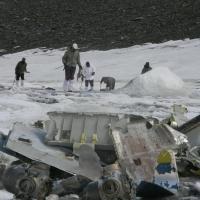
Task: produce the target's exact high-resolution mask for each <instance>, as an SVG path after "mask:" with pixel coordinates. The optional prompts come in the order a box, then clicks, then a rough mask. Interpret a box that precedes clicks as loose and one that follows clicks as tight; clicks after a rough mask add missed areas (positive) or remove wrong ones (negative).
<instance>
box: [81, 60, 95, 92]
mask: <svg viewBox="0 0 200 200" xmlns="http://www.w3.org/2000/svg"><path fill="white" fill-rule="evenodd" d="M94 75H95V68H94V67H93V66H91V65H90V63H89V62H88V61H87V62H86V63H85V66H84V68H83V76H84V78H85V90H87V91H92V90H93V87H94ZM89 85H90V89H88V86H89Z"/></svg>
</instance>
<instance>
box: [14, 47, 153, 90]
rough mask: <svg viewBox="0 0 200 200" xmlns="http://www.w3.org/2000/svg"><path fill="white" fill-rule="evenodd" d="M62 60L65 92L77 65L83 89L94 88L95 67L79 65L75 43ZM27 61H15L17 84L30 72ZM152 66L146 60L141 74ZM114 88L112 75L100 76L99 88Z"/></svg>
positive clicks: (69, 85) (78, 76) (68, 88)
mask: <svg viewBox="0 0 200 200" xmlns="http://www.w3.org/2000/svg"><path fill="white" fill-rule="evenodd" d="M62 62H63V65H64V69H63V70H64V71H65V80H64V84H63V89H64V91H66V92H72V91H73V90H74V86H73V82H74V75H75V72H76V66H77V65H78V67H79V71H78V73H77V80H78V79H79V78H81V80H82V81H83V80H85V90H87V91H91V90H93V88H94V76H95V67H94V66H92V65H91V64H90V62H89V61H87V62H86V63H85V65H84V66H82V65H81V62H80V54H79V48H78V45H77V44H76V43H73V44H72V45H71V46H70V47H69V48H67V50H66V51H65V53H64V56H63V57H62ZM26 66H27V63H26V59H25V58H22V60H21V61H20V62H18V63H17V66H16V68H15V76H16V85H17V86H19V80H20V79H21V86H23V85H24V73H30V72H28V71H27V69H26ZM151 69H152V68H151V67H150V64H149V62H146V63H145V65H144V68H143V69H142V72H141V74H144V73H146V72H148V71H150V70H151ZM102 83H104V84H106V89H102V88H101V84H102ZM114 88H115V79H114V78H113V77H102V79H101V81H100V90H102V91H104V90H113V89H114Z"/></svg>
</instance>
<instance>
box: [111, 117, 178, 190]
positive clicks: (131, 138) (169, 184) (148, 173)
mask: <svg viewBox="0 0 200 200" xmlns="http://www.w3.org/2000/svg"><path fill="white" fill-rule="evenodd" d="M111 135H112V138H113V142H114V144H115V149H116V152H117V155H118V158H119V162H120V165H121V167H122V169H123V170H125V171H126V172H127V174H128V175H129V176H130V177H131V178H132V179H133V180H134V182H135V183H136V185H139V184H140V183H141V181H146V182H150V183H156V184H161V185H162V186H163V187H164V188H166V189H169V190H171V191H172V192H176V191H177V189H178V188H177V187H178V183H179V180H178V175H177V167H176V162H175V156H174V154H173V152H170V157H171V159H170V161H171V162H170V163H158V161H157V158H158V156H159V154H160V153H161V152H162V151H163V150H165V149H166V150H169V149H173V148H174V147H175V146H176V139H175V137H174V134H173V133H171V132H170V129H169V128H168V126H167V125H163V124H159V125H154V126H153V128H151V129H147V128H146V121H145V120H141V121H138V122H137V123H131V124H129V125H128V132H127V133H125V134H123V133H121V131H120V129H115V130H113V131H112V133H111ZM162 156H163V155H162ZM158 165H159V168H157V167H158ZM157 169H159V170H161V169H162V170H164V172H163V173H162V170H161V171H159V170H157ZM163 174H164V175H163Z"/></svg>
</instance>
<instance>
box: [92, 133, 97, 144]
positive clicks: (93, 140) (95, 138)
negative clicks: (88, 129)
mask: <svg viewBox="0 0 200 200" xmlns="http://www.w3.org/2000/svg"><path fill="white" fill-rule="evenodd" d="M97 142H98V137H97V134H96V133H94V134H93V135H92V143H93V144H96V143H97Z"/></svg>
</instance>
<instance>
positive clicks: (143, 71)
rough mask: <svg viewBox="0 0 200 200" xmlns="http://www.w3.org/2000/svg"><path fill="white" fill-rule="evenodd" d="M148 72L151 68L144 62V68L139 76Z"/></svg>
mask: <svg viewBox="0 0 200 200" xmlns="http://www.w3.org/2000/svg"><path fill="white" fill-rule="evenodd" d="M150 70H152V68H151V67H150V65H149V62H146V63H145V65H144V67H143V69H142V72H141V74H144V73H146V72H148V71H150Z"/></svg>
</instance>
